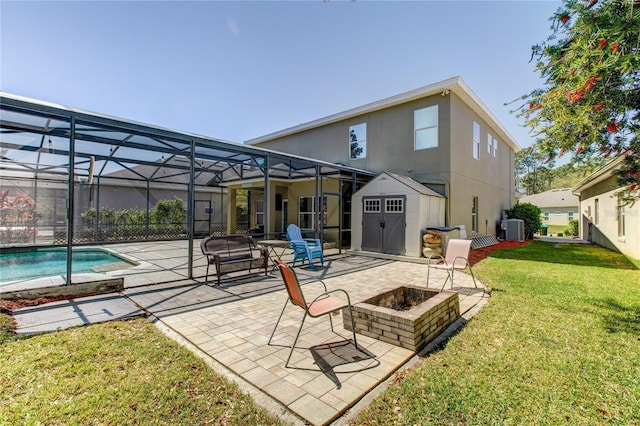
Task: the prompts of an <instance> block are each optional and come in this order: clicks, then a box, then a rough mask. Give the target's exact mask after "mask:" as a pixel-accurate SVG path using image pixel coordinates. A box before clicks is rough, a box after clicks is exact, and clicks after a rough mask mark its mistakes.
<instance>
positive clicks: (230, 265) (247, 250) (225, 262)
mask: <svg viewBox="0 0 640 426" xmlns="http://www.w3.org/2000/svg"><path fill="white" fill-rule="evenodd" d="M200 249H201V250H202V254H204V255H205V256H206V257H207V273H206V277H205V279H206V280H208V279H209V265H212V264H213V265H215V266H216V276H217V277H218V283H217V284H218V285H220V277H221V276H222V275H224V274H227V273H229V272H236V271H244V270H247V271H249V272H251V269H253V268H255V269H261V268H264V274H265V275H267V265H268V262H269V256H268V249H267V248H266V247H261V246H257V245H256V243H255V242H254V241H253V239H252V238H251V237H250V236H248V235H240V234H234V235H214V236H209V237H206V238H204V239H203V240H202V241H201V242H200Z"/></svg>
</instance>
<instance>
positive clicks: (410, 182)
mask: <svg viewBox="0 0 640 426" xmlns="http://www.w3.org/2000/svg"><path fill="white" fill-rule="evenodd" d="M385 176H388V177H390V178H392V179H395V180H397V181H398V182H400V183H401V184H403V185H404V186H406V187H408V188H409V189H411V190H412V191H415V192H417V193H419V194H422V195H428V196H430V197H438V198H444V196H443V195H440V194H438V193H437V192H436V191H434V190H432V189H430V188H427V187H426V186H424V185H423V184H421V183H420V182H418V181H416V180H414V179H412V178H410V177H409V176H403V175H399V174H396V173H391V172H382V173H380V174H379V175H378V176H376V177H375V178H373V179H372V180H370V181H369V182H368V183H367V184H366V185H365V186H364V187H363V188H365V187H367V186H369V185H372V184H374V182H376V181H379V180H381V179H384V177H385ZM361 189H362V188H361Z"/></svg>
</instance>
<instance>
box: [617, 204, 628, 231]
mask: <svg viewBox="0 0 640 426" xmlns="http://www.w3.org/2000/svg"><path fill="white" fill-rule="evenodd" d="M626 219H627V218H626V212H625V211H624V201H623V200H622V199H621V198H618V238H624V237H625V236H626V235H627V224H626Z"/></svg>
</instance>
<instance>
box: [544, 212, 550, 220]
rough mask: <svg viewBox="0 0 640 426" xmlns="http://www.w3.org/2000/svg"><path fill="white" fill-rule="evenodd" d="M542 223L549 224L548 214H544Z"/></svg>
mask: <svg viewBox="0 0 640 426" xmlns="http://www.w3.org/2000/svg"><path fill="white" fill-rule="evenodd" d="M544 221H545V222H549V212H544Z"/></svg>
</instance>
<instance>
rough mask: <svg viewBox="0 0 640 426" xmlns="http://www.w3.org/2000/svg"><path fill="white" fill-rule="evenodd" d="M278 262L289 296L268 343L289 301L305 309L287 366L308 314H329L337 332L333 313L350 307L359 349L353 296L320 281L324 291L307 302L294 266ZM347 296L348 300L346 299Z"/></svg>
mask: <svg viewBox="0 0 640 426" xmlns="http://www.w3.org/2000/svg"><path fill="white" fill-rule="evenodd" d="M276 262H277V264H278V268H279V269H280V274H281V275H282V280H283V281H284V285H285V287H286V288H287V293H288V295H289V297H288V298H287V300H286V301H285V302H284V306H283V307H282V311H281V312H280V316H279V317H278V321H276V325H275V327H274V328H273V332H272V333H271V337H269V342H268V344H269V345H270V344H271V340H272V339H273V336H274V335H275V333H276V329H277V328H278V324H279V323H280V320H281V319H282V315H283V314H284V310H285V309H286V308H287V305H288V304H289V302H291V303H292V304H293V305H295V306H297V307H299V308H301V309H302V310H303V311H304V316H303V317H302V322H301V323H300V327H299V328H298V333H297V334H296V337H295V339H293V343H292V344H291V350H290V351H289V356H288V357H287V361H286V362H285V364H284V366H285V368H286V367H288V366H289V360H290V359H291V355H292V354H293V350H294V349H295V347H296V342H297V341H298V338H299V337H300V332H301V331H302V327H303V326H304V321H305V320H306V319H307V316H310V317H311V318H317V317H320V316H322V315H328V316H329V323H330V325H331V331H332V332H334V333H335V331H334V330H333V320H332V319H331V313H333V312H335V311H338V310H341V309H343V308H348V309H349V315H350V318H351V330H352V332H353V344H354V345H355V347H356V349H358V343H357V341H356V332H355V323H354V320H353V307H352V306H351V298H350V297H349V294H348V293H347V292H346V291H345V290H342V289H335V290H331V291H327V286H326V285H325V283H324V282H322V281H319V282H320V283H321V284H322V286H323V287H324V292H322V293H320V294H318V295H316V296H314V298H313V300H311V302H307V299H306V298H305V296H304V293H303V292H302V288H301V286H300V282H299V281H298V277H297V276H296V273H295V271H294V270H293V268H292V267H290V266H289V265H287V264H286V263H284V262H281V261H279V260H277V261H276ZM335 293H341V294H342V295H343V296H344V297H336V296H334V294H335ZM345 298H346V300H345Z"/></svg>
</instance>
